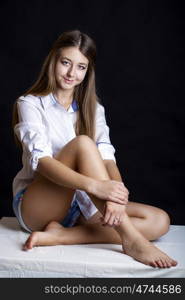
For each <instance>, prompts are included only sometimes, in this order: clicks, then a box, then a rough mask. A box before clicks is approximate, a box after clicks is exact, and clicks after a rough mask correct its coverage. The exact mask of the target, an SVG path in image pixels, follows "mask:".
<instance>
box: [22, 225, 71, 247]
mask: <svg viewBox="0 0 185 300" xmlns="http://www.w3.org/2000/svg"><path fill="white" fill-rule="evenodd" d="M64 235H65V228H64V227H63V226H62V225H60V224H59V223H58V222H55V221H52V222H50V223H49V224H48V225H47V226H46V228H45V230H44V231H34V232H32V233H31V235H30V236H29V238H28V239H27V241H26V242H25V244H24V245H23V250H30V249H32V248H33V247H34V246H54V245H61V244H63V241H64Z"/></svg>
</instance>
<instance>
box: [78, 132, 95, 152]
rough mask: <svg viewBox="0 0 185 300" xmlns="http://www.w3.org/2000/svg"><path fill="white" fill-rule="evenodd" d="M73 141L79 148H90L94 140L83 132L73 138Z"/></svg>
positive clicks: (93, 144)
mask: <svg viewBox="0 0 185 300" xmlns="http://www.w3.org/2000/svg"><path fill="white" fill-rule="evenodd" d="M75 141H76V143H77V145H78V147H79V148H80V149H84V148H87V149H91V147H92V146H95V143H94V141H93V140H92V139H91V138H90V137H88V136H87V135H85V134H82V135H78V136H77V137H76V138H75Z"/></svg>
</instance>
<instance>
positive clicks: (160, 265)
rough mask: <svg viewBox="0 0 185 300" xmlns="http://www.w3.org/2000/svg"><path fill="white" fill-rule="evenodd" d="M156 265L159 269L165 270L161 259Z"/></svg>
mask: <svg viewBox="0 0 185 300" xmlns="http://www.w3.org/2000/svg"><path fill="white" fill-rule="evenodd" d="M156 264H157V266H158V267H159V268H163V263H162V261H161V259H158V260H156Z"/></svg>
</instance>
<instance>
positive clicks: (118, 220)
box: [113, 216, 120, 226]
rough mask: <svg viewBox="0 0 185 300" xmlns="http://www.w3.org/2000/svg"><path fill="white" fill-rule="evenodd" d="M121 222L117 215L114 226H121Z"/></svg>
mask: <svg viewBox="0 0 185 300" xmlns="http://www.w3.org/2000/svg"><path fill="white" fill-rule="evenodd" d="M119 224H120V219H119V216H115V218H114V223H113V226H119Z"/></svg>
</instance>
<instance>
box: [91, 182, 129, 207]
mask: <svg viewBox="0 0 185 300" xmlns="http://www.w3.org/2000/svg"><path fill="white" fill-rule="evenodd" d="M90 193H91V194H93V195H94V196H96V197H97V198H99V199H102V200H106V201H111V202H115V203H119V204H125V205H126V204H127V203H128V195H129V191H128V190H127V188H126V187H125V186H124V183H123V182H119V181H115V180H103V181H100V180H99V181H98V180H96V181H95V184H94V186H93V188H92V190H91V192H90Z"/></svg>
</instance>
